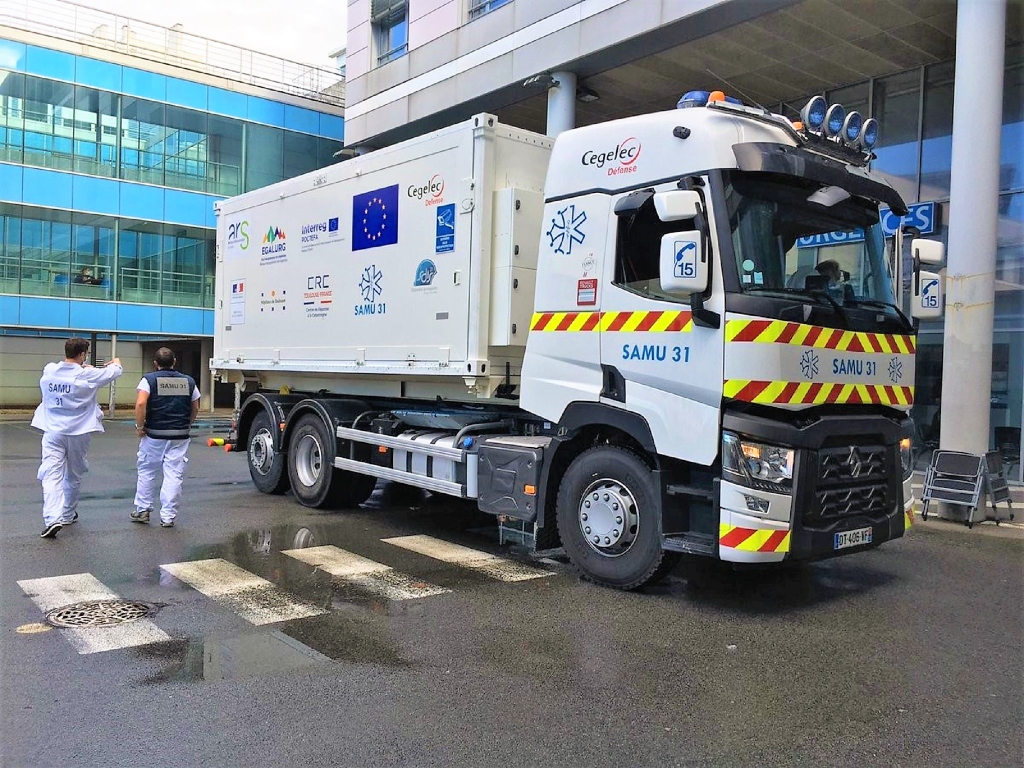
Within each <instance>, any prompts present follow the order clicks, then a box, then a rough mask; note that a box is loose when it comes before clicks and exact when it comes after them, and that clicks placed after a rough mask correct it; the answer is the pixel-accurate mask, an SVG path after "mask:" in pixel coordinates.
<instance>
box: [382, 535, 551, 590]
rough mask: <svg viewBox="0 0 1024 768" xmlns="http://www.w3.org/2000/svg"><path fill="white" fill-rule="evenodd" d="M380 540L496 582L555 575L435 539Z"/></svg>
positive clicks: (404, 537)
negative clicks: (451, 564)
mask: <svg viewBox="0 0 1024 768" xmlns="http://www.w3.org/2000/svg"><path fill="white" fill-rule="evenodd" d="M381 541H384V542H387V543H388V544H394V545H395V546H396V547H402V549H408V550H410V551H411V552H418V553H419V554H421V555H426V556H427V557H432V558H434V559H435V560H441V561H443V562H446V563H453V564H455V565H459V566H462V567H463V568H470V569H472V570H474V571H479V572H480V573H483V574H485V575H487V576H490V577H491V578H492V579H497V580H498V581H526V580H528V579H540V578H543V577H545V576H552V575H554V574H552V573H551V572H550V571H545V570H543V569H541V568H533V567H531V566H529V565H523V564H521V563H517V562H515V561H514V560H507V559H505V558H504V557H498V556H497V555H492V554H490V553H488V552H481V551H479V550H476V549H471V548H470V547H463V546H461V545H460V544H452V543H451V542H448V541H442V540H441V539H435V538H434V537H433V536H397V537H395V538H392V539H381Z"/></svg>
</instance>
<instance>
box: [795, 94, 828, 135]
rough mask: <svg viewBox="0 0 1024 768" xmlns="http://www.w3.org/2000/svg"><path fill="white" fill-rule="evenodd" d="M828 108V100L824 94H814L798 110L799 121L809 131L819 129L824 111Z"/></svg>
mask: <svg viewBox="0 0 1024 768" xmlns="http://www.w3.org/2000/svg"><path fill="white" fill-rule="evenodd" d="M827 109H828V102H827V101H825V97H824V96H815V97H814V98H812V99H811V100H810V101H808V102H807V103H806V104H804V108H803V109H801V110H800V121H801V122H802V123H803V124H804V126H805V127H806V128H807V129H808V130H811V131H820V130H821V126H822V125H824V124H825V111H826V110H827Z"/></svg>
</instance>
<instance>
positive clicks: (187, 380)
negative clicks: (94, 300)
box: [131, 347, 199, 528]
mask: <svg viewBox="0 0 1024 768" xmlns="http://www.w3.org/2000/svg"><path fill="white" fill-rule="evenodd" d="M176 362H177V361H176V359H175V357H174V352H172V351H171V350H170V349H168V348H167V347H160V349H158V350H157V351H156V355H154V357H153V367H154V368H155V369H156V370H154V371H152V372H150V373H147V374H146V375H145V376H143V377H142V381H140V382H139V386H138V387H136V389H137V390H138V394H137V396H136V399H135V431H136V433H137V434H138V435H139V454H138V463H137V468H138V471H139V477H138V482H137V483H136V484H135V509H134V510H133V511H132V513H131V519H132V521H133V522H136V523H148V522H149V514H150V512H152V511H153V496H154V494H155V491H156V476H157V472H160V471H162V472H163V483H161V485H160V525H161V526H163V527H164V528H172V527H174V518H175V517H176V516H177V513H178V502H179V500H180V499H181V481H182V478H183V477H184V475H185V463H186V462H187V461H188V457H187V456H186V455H185V454H186V453H188V444H189V428H190V427H191V426H192V422H193V421H195V419H196V415H197V414H198V413H199V387H197V386H196V382H195V379H193V378H192V377H191V376H188V375H186V374H184V373H179V372H178V371H176V370H174V364H175V363H176Z"/></svg>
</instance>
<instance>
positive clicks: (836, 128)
mask: <svg viewBox="0 0 1024 768" xmlns="http://www.w3.org/2000/svg"><path fill="white" fill-rule="evenodd" d="M844 122H846V110H845V109H844V108H843V105H842V104H833V105H832V106H831V107H829V108H828V112H826V113H825V135H826V136H828V137H829V138H830V139H834V138H835V137H836V136H838V135H839V133H840V131H842V130H843V123H844Z"/></svg>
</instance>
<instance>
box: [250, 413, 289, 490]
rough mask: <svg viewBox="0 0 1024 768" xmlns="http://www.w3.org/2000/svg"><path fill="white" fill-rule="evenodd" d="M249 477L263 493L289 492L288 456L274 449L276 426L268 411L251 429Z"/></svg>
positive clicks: (260, 414) (254, 422) (258, 415)
mask: <svg viewBox="0 0 1024 768" xmlns="http://www.w3.org/2000/svg"><path fill="white" fill-rule="evenodd" d="M246 462H247V463H248V464H249V476H250V477H252V484H253V485H255V486H256V489H257V490H259V491H260V492H262V493H284V492H285V491H287V490H288V470H287V467H286V465H287V463H288V460H287V456H286V455H285V452H284V451H283V450H282V451H279V450H277V449H276V448H275V447H274V424H273V422H272V421H271V420H270V416H269V415H268V414H267V412H266V411H260V412H259V413H258V414H256V418H255V419H253V420H252V425H251V426H250V427H249V445H248V448H247V450H246Z"/></svg>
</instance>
